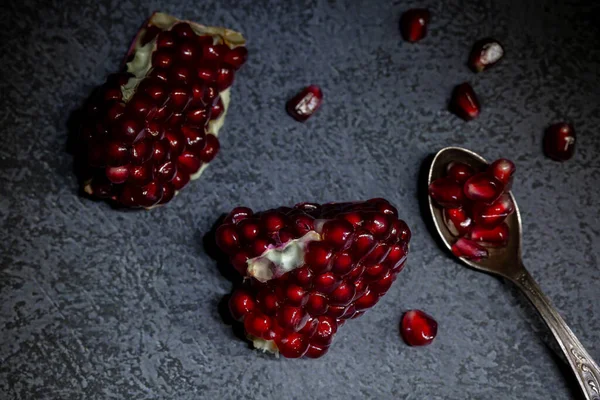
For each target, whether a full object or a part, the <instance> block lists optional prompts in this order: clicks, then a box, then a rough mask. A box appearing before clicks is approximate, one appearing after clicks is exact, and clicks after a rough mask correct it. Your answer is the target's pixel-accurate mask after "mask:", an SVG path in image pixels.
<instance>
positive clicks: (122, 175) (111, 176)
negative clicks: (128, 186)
mask: <svg viewBox="0 0 600 400" xmlns="http://www.w3.org/2000/svg"><path fill="white" fill-rule="evenodd" d="M106 177H107V178H108V180H109V181H111V182H112V183H116V184H119V183H124V182H125V181H127V178H129V167H128V166H126V165H123V166H119V167H107V168H106Z"/></svg>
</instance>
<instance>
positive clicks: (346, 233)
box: [322, 220, 354, 249]
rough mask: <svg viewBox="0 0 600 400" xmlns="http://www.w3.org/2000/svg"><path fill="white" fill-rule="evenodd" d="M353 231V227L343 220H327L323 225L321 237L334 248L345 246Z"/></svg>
mask: <svg viewBox="0 0 600 400" xmlns="http://www.w3.org/2000/svg"><path fill="white" fill-rule="evenodd" d="M353 233H354V227H353V226H352V224H351V223H349V222H347V221H345V220H332V221H327V222H326V223H325V224H324V225H323V232H322V237H323V240H324V241H326V242H328V243H329V244H330V245H331V246H333V247H334V248H335V249H342V248H346V247H347V245H348V244H349V243H348V240H349V239H350V238H351V236H352V234H353Z"/></svg>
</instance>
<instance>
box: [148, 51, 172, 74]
mask: <svg viewBox="0 0 600 400" xmlns="http://www.w3.org/2000/svg"><path fill="white" fill-rule="evenodd" d="M173 58H174V57H173V54H172V53H171V52H170V51H168V50H158V51H155V52H154V53H152V66H153V67H154V68H162V69H163V70H167V69H169V67H171V65H172V64H173Z"/></svg>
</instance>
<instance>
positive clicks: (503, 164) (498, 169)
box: [488, 158, 517, 190]
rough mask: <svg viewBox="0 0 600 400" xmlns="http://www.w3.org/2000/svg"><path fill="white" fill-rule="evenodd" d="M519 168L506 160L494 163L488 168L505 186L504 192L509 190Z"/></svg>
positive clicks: (501, 159)
mask: <svg viewBox="0 0 600 400" xmlns="http://www.w3.org/2000/svg"><path fill="white" fill-rule="evenodd" d="M516 170H517V168H516V167H515V164H514V163H513V162H512V161H510V160H507V159H506V158H500V159H498V160H496V161H494V162H493V163H492V164H491V165H490V166H489V168H488V172H489V173H490V174H491V175H492V176H493V177H494V178H496V179H498V180H499V181H500V182H502V183H503V184H504V188H505V189H504V190H509V189H510V186H511V183H512V178H513V175H514V173H515V171H516Z"/></svg>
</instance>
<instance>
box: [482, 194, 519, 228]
mask: <svg viewBox="0 0 600 400" xmlns="http://www.w3.org/2000/svg"><path fill="white" fill-rule="evenodd" d="M514 210H515V207H514V204H513V202H512V200H511V198H510V196H509V195H507V194H503V195H502V196H500V198H499V199H498V200H496V201H495V202H493V203H492V204H489V205H488V204H485V203H480V202H477V203H475V204H474V205H473V220H474V222H475V224H476V225H479V226H481V227H484V228H488V229H492V228H495V227H496V226H498V225H500V224H501V223H502V222H503V221H504V220H505V219H506V217H508V216H509V215H510V214H512V212H513V211H514Z"/></svg>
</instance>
